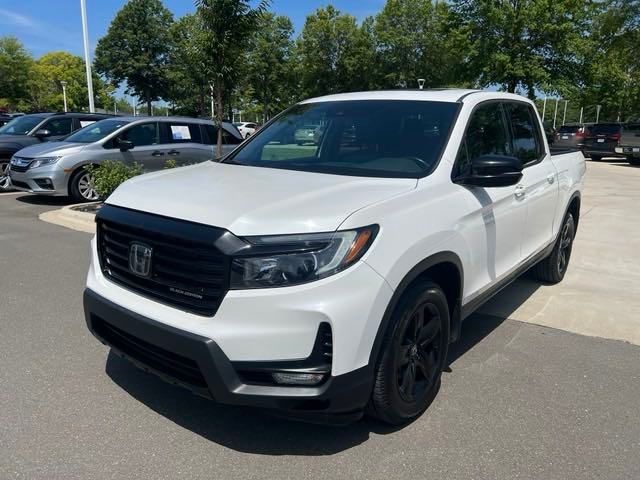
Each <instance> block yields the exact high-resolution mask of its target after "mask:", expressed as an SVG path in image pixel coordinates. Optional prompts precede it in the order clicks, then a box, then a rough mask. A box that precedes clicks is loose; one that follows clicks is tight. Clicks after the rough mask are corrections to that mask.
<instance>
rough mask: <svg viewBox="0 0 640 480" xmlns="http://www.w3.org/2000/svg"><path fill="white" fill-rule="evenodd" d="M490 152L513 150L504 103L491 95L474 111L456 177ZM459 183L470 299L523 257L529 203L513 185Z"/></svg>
mask: <svg viewBox="0 0 640 480" xmlns="http://www.w3.org/2000/svg"><path fill="white" fill-rule="evenodd" d="M491 154H494V155H513V146H512V142H511V138H510V132H509V129H508V125H507V122H506V116H505V111H504V108H503V105H502V104H501V103H500V102H493V101H491V102H486V103H482V104H480V106H478V107H476V109H475V110H474V111H473V113H472V114H471V118H470V119H469V123H468V124H467V128H466V131H465V136H464V138H463V141H462V144H461V146H460V150H459V152H458V157H457V159H456V163H455V165H454V170H453V177H454V178H455V177H457V176H461V175H464V174H465V173H467V172H468V171H469V169H470V168H471V161H472V160H473V159H474V158H478V157H480V156H482V155H491ZM456 185H457V184H456ZM457 188H460V189H461V190H462V196H463V197H464V198H465V199H466V202H467V211H468V212H469V214H468V215H467V216H466V217H464V218H463V219H461V220H460V222H459V228H460V233H461V234H462V235H463V237H464V238H465V240H466V243H467V245H468V246H469V248H470V252H469V254H470V257H471V259H472V262H471V265H470V266H469V267H468V268H467V269H466V271H465V277H466V278H465V280H468V283H467V282H465V283H467V285H468V295H469V299H471V297H474V296H475V295H477V294H480V293H482V291H484V290H486V289H487V288H489V287H490V286H492V285H493V284H495V283H496V282H497V281H499V280H500V279H501V278H503V277H504V276H505V275H507V274H508V273H509V272H510V271H511V270H513V269H514V268H515V267H516V266H517V265H518V264H519V263H520V261H521V245H520V244H521V239H522V229H523V228H524V225H525V218H526V208H525V205H524V203H523V202H522V198H521V197H520V196H519V192H518V191H517V190H516V187H515V186H509V187H490V188H489V187H470V186H462V185H457Z"/></svg>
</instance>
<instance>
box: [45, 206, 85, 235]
mask: <svg viewBox="0 0 640 480" xmlns="http://www.w3.org/2000/svg"><path fill="white" fill-rule="evenodd" d="M92 203H93V202H92ZM83 205H91V203H82V204H76V205H68V206H66V207H63V208H61V209H59V210H51V211H48V212H44V213H41V214H40V215H39V216H38V218H39V219H40V220H42V221H43V222H48V223H53V224H55V225H60V226H61V227H66V228H70V229H71V230H77V231H79V232H85V233H96V222H95V218H96V216H95V214H93V213H87V212H79V211H77V210H73V207H81V206H83Z"/></svg>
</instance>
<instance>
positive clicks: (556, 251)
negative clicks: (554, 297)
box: [533, 213, 576, 284]
mask: <svg viewBox="0 0 640 480" xmlns="http://www.w3.org/2000/svg"><path fill="white" fill-rule="evenodd" d="M575 236H576V223H575V220H574V219H573V215H572V214H571V213H568V214H567V216H566V217H565V219H564V222H563V223H562V229H561V230H560V235H558V240H557V241H556V244H555V246H554V247H553V251H552V252H551V254H549V256H548V257H546V258H545V259H543V260H542V261H540V263H538V264H537V265H536V266H535V267H533V272H534V275H535V277H536V278H537V279H538V280H539V281H541V282H544V283H549V284H556V283H559V282H561V281H562V279H563V278H564V275H565V273H567V268H568V267H569V260H570V259H571V250H572V249H573V239H574V238H575Z"/></svg>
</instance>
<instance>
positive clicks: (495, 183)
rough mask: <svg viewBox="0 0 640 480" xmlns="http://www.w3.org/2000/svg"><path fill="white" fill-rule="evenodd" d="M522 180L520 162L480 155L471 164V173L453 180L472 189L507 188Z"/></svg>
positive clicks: (507, 158)
mask: <svg viewBox="0 0 640 480" xmlns="http://www.w3.org/2000/svg"><path fill="white" fill-rule="evenodd" d="M521 178H522V162H521V161H520V159H518V158H516V157H509V156H505V155H482V156H481V157H478V158H476V159H474V160H473V161H472V162H471V172H470V173H468V174H466V175H463V176H461V177H459V178H457V179H456V180H455V182H456V183H459V184H461V185H468V186H474V187H508V186H510V185H515V184H516V183H518V182H519V181H520V179H521Z"/></svg>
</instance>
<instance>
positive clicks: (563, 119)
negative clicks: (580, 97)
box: [562, 100, 569, 125]
mask: <svg viewBox="0 0 640 480" xmlns="http://www.w3.org/2000/svg"><path fill="white" fill-rule="evenodd" d="M568 104H569V100H565V101H564V114H563V115H562V125H564V124H565V122H566V120H567V105H568Z"/></svg>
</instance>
